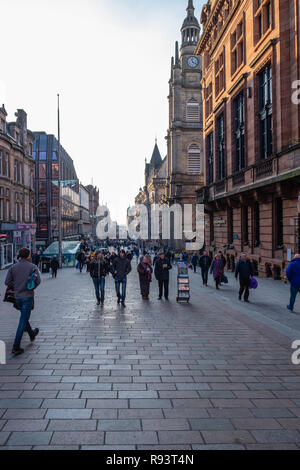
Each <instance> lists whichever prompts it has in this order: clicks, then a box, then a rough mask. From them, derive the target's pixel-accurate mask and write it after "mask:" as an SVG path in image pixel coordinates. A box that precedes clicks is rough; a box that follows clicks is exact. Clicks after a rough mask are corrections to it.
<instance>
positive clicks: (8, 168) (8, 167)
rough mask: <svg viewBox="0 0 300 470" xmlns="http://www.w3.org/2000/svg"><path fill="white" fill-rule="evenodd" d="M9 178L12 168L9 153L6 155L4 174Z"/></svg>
mask: <svg viewBox="0 0 300 470" xmlns="http://www.w3.org/2000/svg"><path fill="white" fill-rule="evenodd" d="M3 174H4V175H5V176H7V177H8V178H9V177H10V166H9V155H8V153H6V154H5V170H4V173H3Z"/></svg>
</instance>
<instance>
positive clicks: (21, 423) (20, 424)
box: [3, 419, 49, 432]
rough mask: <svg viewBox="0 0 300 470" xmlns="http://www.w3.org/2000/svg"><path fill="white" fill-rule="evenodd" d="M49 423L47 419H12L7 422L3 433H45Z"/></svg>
mask: <svg viewBox="0 0 300 470" xmlns="http://www.w3.org/2000/svg"><path fill="white" fill-rule="evenodd" d="M48 422H49V421H48V420H46V419H11V420H8V421H7V422H6V425H5V426H4V428H3V431H8V432H11V431H45V430H46V428H47V425H48Z"/></svg>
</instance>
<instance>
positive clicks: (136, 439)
mask: <svg viewBox="0 0 300 470" xmlns="http://www.w3.org/2000/svg"><path fill="white" fill-rule="evenodd" d="M105 444H113V445H114V444H116V445H120V444H122V445H123V444H125V445H126V444H132V445H138V444H158V440H157V435H156V433H155V432H152V431H136V432H107V433H106V437H105Z"/></svg>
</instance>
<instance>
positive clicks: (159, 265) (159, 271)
mask: <svg viewBox="0 0 300 470" xmlns="http://www.w3.org/2000/svg"><path fill="white" fill-rule="evenodd" d="M164 265H166V266H167V267H166V268H164ZM171 269H172V266H171V263H170V261H169V259H168V258H165V259H164V260H162V259H161V258H159V259H158V260H157V261H156V263H155V270H154V274H155V277H156V279H157V280H158V281H168V280H169V278H170V274H169V271H170V270H171Z"/></svg>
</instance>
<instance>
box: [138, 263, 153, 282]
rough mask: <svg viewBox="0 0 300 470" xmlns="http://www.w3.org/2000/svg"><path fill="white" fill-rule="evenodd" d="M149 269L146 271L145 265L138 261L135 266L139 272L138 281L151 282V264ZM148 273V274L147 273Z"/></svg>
mask: <svg viewBox="0 0 300 470" xmlns="http://www.w3.org/2000/svg"><path fill="white" fill-rule="evenodd" d="M149 268H150V269H149V271H148V272H147V267H146V265H145V263H140V264H139V265H138V267H137V271H138V273H139V278H140V282H143V283H144V282H151V280H152V276H151V275H152V272H153V269H152V267H151V266H149ZM148 273H149V274H148Z"/></svg>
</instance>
